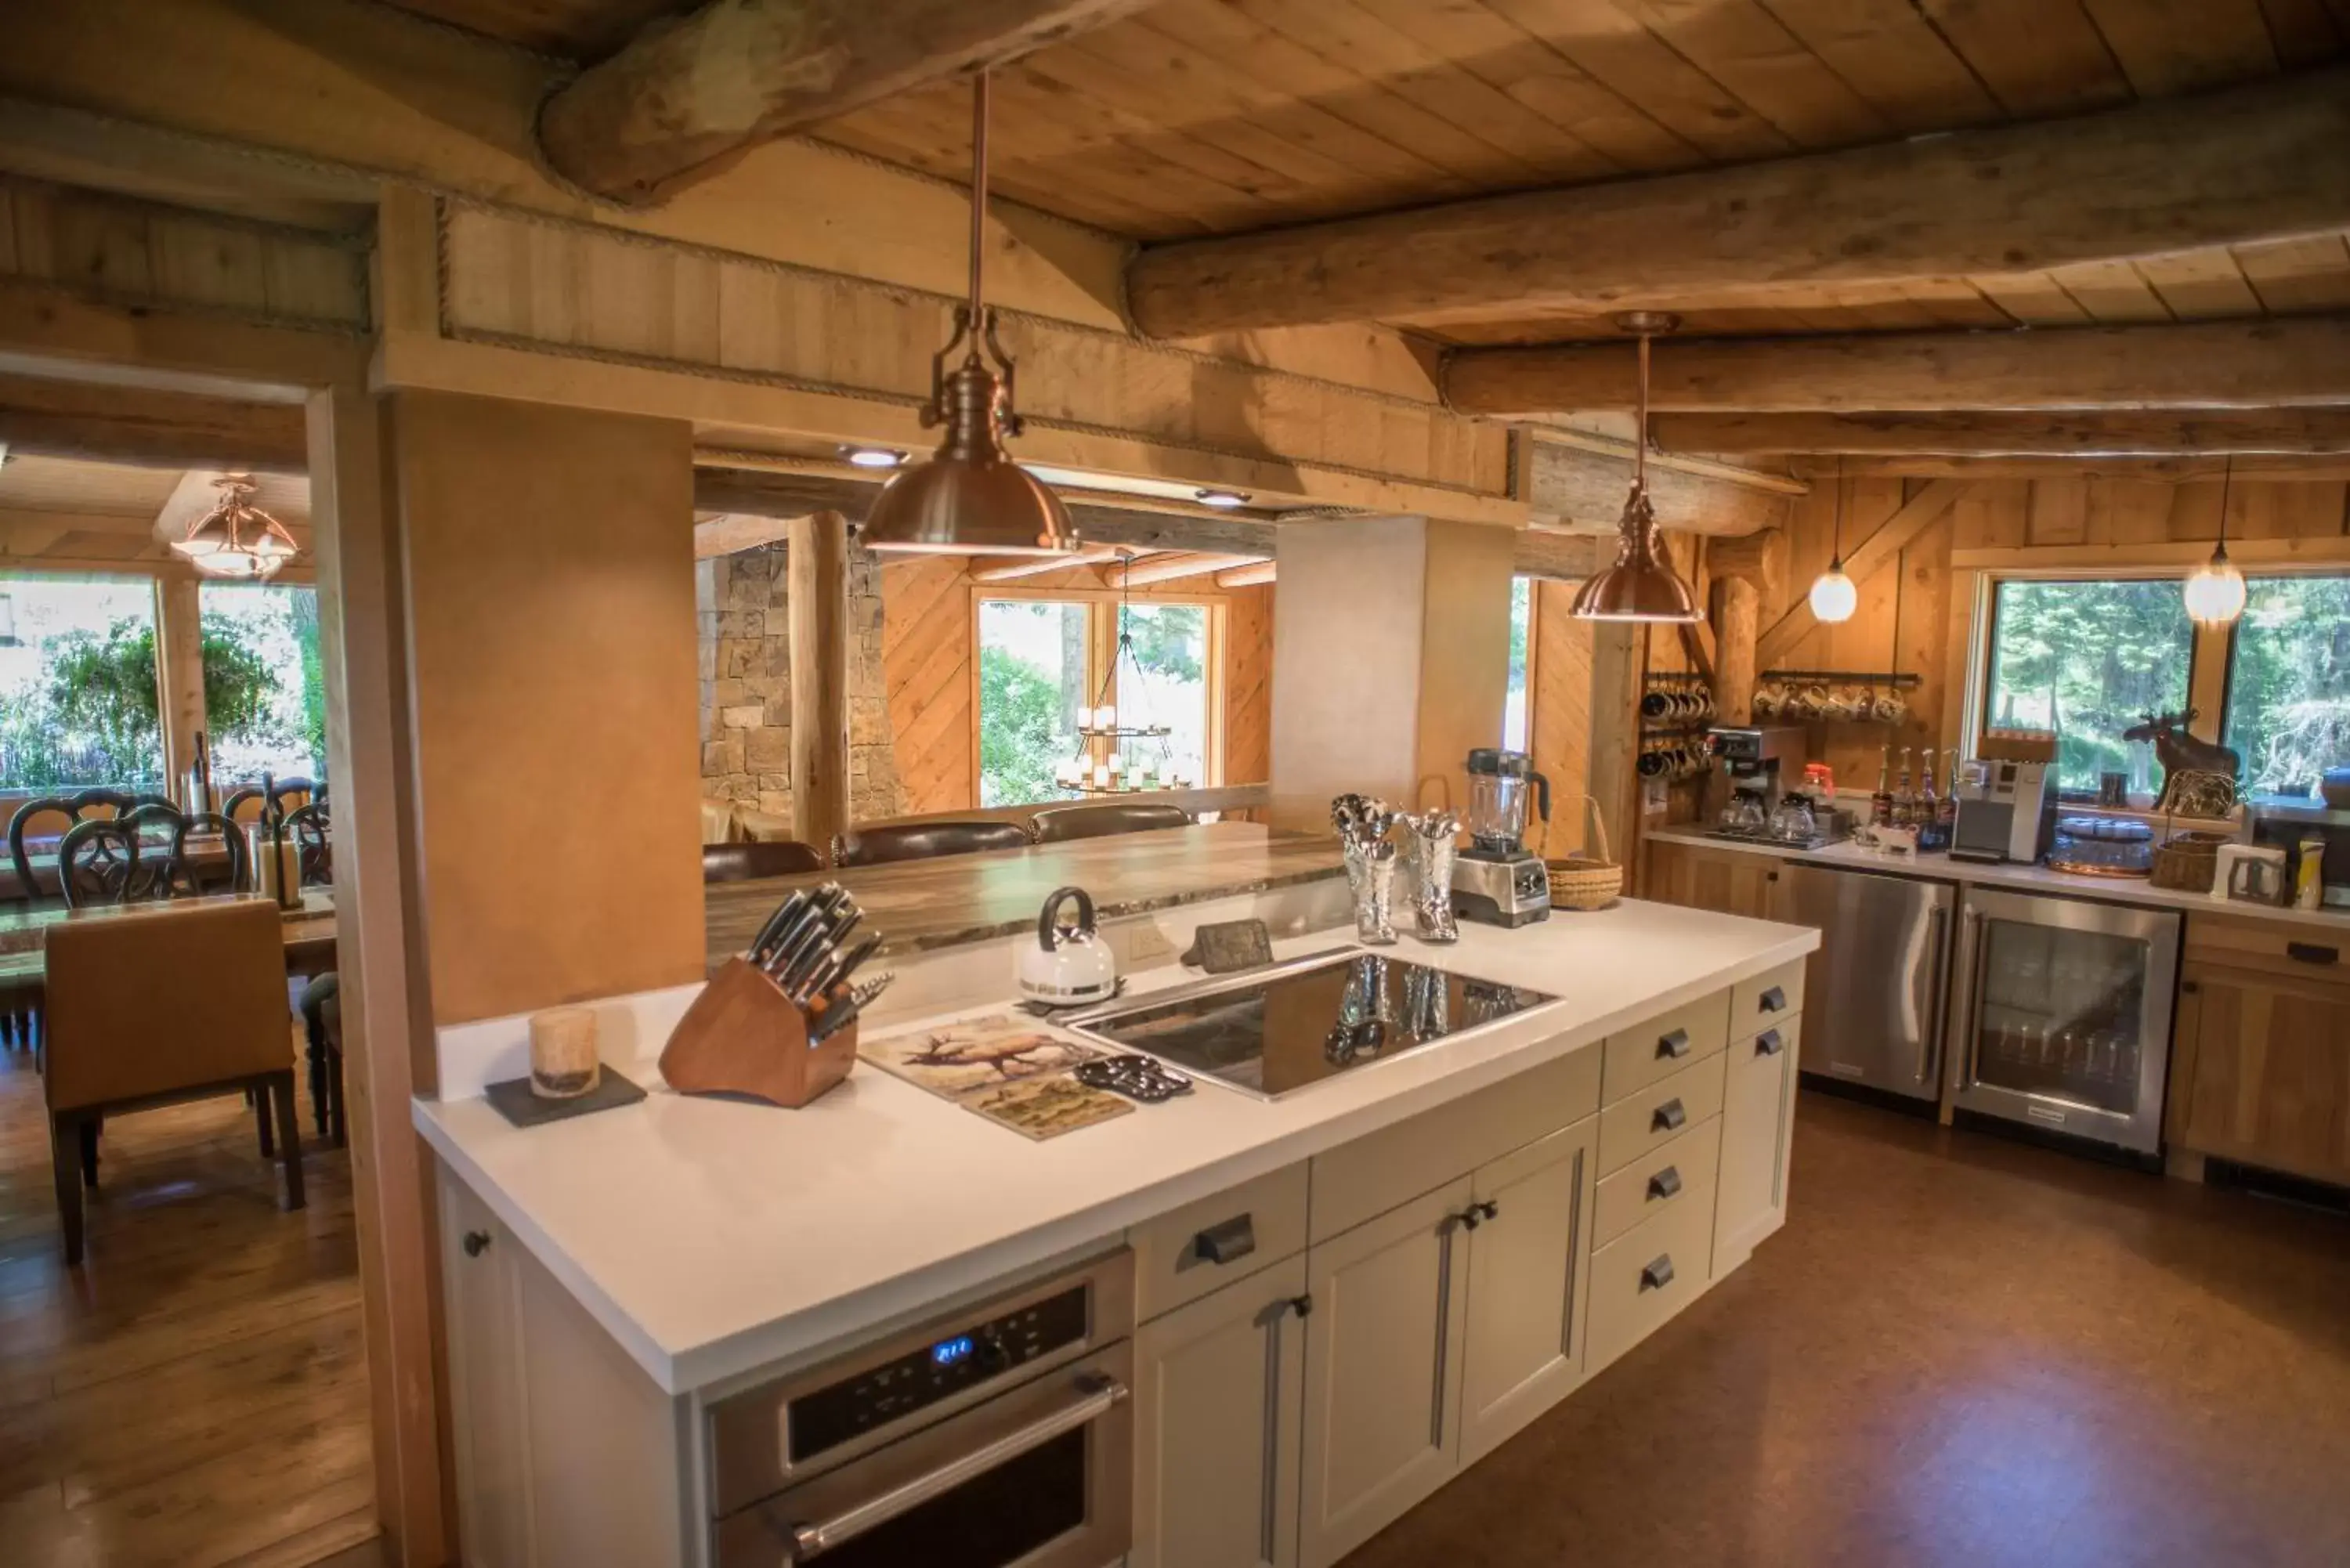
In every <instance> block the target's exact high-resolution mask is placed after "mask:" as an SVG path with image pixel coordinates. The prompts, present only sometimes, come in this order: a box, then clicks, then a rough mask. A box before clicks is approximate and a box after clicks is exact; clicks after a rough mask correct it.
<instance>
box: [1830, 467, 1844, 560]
mask: <svg viewBox="0 0 2350 1568" xmlns="http://www.w3.org/2000/svg"><path fill="white" fill-rule="evenodd" d="M1831 527H1832V528H1833V529H1834V530H1835V545H1834V547H1833V548H1832V549H1831V550H1830V552H1829V556H1828V570H1830V571H1832V572H1841V571H1843V570H1844V453H1842V452H1838V453H1836V472H1835V523H1834V524H1831Z"/></svg>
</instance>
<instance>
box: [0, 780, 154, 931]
mask: <svg viewBox="0 0 2350 1568" xmlns="http://www.w3.org/2000/svg"><path fill="white" fill-rule="evenodd" d="M158 799H161V796H157V795H133V794H127V793H125V792H124V791H121V790H115V789H85V790H77V791H76V792H75V793H73V794H64V795H43V796H40V797H39V798H37V799H35V800H28V801H26V803H25V804H24V805H20V806H18V807H17V808H16V812H15V814H14V815H11V816H10V817H9V818H8V865H9V869H10V870H12V871H14V872H16V887H17V888H18V890H19V897H20V898H23V899H24V901H25V902H26V903H28V904H29V903H31V902H32V901H34V900H35V899H36V898H39V897H41V896H42V886H43V885H42V884H41V883H40V882H39V881H38V880H36V878H35V877H34V875H33V855H32V849H31V840H33V839H34V838H36V837H39V838H52V837H55V838H62V837H63V836H65V835H66V834H68V832H70V831H72V830H73V829H74V828H75V827H77V826H79V825H81V824H82V823H85V822H100V821H104V820H106V819H108V818H109V817H115V816H120V815H122V814H123V813H125V812H127V811H130V810H131V809H132V808H133V807H134V806H137V805H140V804H141V803H143V802H150V801H154V800H158Z"/></svg>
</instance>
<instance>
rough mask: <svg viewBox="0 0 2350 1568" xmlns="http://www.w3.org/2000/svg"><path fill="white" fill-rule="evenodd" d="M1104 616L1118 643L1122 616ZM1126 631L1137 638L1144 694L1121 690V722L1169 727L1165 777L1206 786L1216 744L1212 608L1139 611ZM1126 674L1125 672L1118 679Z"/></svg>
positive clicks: (1131, 611) (1112, 612)
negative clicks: (1211, 717) (1211, 703)
mask: <svg viewBox="0 0 2350 1568" xmlns="http://www.w3.org/2000/svg"><path fill="white" fill-rule="evenodd" d="M1102 613H1103V614H1104V616H1106V617H1107V618H1108V620H1109V623H1110V628H1111V629H1110V635H1111V636H1112V637H1115V636H1117V635H1118V633H1117V626H1118V611H1117V610H1116V608H1115V607H1104V609H1103V611H1102ZM1127 629H1128V631H1129V632H1131V633H1132V634H1133V636H1134V660H1135V663H1136V664H1137V665H1139V666H1140V667H1141V670H1142V690H1141V691H1127V690H1125V687H1126V685H1127V682H1126V681H1125V680H1123V679H1121V680H1120V683H1119V689H1118V691H1115V692H1114V693H1113V694H1112V697H1111V700H1112V701H1115V702H1116V703H1117V704H1118V712H1119V715H1120V722H1123V723H1128V724H1143V725H1149V724H1164V725H1166V726H1167V727H1168V728H1169V729H1170V730H1172V731H1173V732H1174V733H1173V734H1171V735H1170V736H1169V737H1168V738H1167V754H1166V771H1167V773H1168V774H1170V776H1172V777H1175V778H1179V779H1190V780H1191V782H1192V783H1194V784H1204V783H1206V782H1207V778H1208V755H1209V752H1210V750H1211V740H1210V734H1209V723H1208V607H1207V606H1205V605H1135V606H1132V607H1129V608H1128V611H1127ZM1126 673H1127V671H1126V670H1124V669H1123V668H1121V669H1120V670H1119V675H1120V676H1121V677H1124V676H1125V674H1126Z"/></svg>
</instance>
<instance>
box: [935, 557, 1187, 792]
mask: <svg viewBox="0 0 2350 1568" xmlns="http://www.w3.org/2000/svg"><path fill="white" fill-rule="evenodd" d="M1121 597H1128V596H1122V595H1121V594H1120V593H1119V592H1118V589H1116V588H1094V587H1079V588H1054V587H1033V588H1031V587H1021V586H1020V585H1019V584H1017V583H1016V582H1015V583H973V584H972V586H971V601H970V620H971V635H970V639H969V648H968V662H969V664H970V666H971V670H970V690H971V798H972V809H974V810H979V809H983V808H982V807H980V805H979V785H980V768H979V736H980V711H979V702H980V680H979V652H980V645H979V636H980V624H979V623H980V607H981V606H982V605H984V604H987V603H989V602H991V601H996V602H1017V601H1024V600H1025V601H1035V600H1042V601H1044V602H1045V603H1047V604H1074V605H1083V606H1084V607H1086V690H1087V691H1088V692H1095V691H1100V690H1101V684H1102V681H1103V680H1104V678H1105V677H1106V676H1107V674H1108V672H1109V670H1110V667H1111V665H1112V663H1113V662H1114V661H1115V660H1116V659H1117V657H1118V602H1119V600H1120V598H1121ZM1131 601H1132V602H1133V603H1134V604H1135V605H1136V606H1137V607H1143V606H1149V607H1158V606H1162V605H1164V606H1169V607H1196V608H1198V609H1201V610H1204V611H1206V612H1207V632H1208V646H1207V650H1206V653H1205V656H1204V657H1203V659H1202V660H1201V663H1202V666H1203V669H1204V670H1205V672H1206V675H1207V688H1208V693H1207V698H1208V726H1207V740H1208V745H1207V752H1208V754H1207V757H1206V759H1205V763H1204V766H1203V767H1202V769H1201V774H1202V776H1201V779H1200V781H1199V784H1198V785H1197V786H1196V787H1198V788H1201V789H1220V788H1222V786H1223V782H1224V754H1225V750H1226V746H1225V740H1226V737H1225V734H1224V697H1225V676H1226V673H1227V671H1226V668H1225V667H1226V664H1227V663H1228V659H1227V658H1226V650H1227V642H1226V638H1227V636H1228V630H1227V618H1228V615H1229V612H1230V610H1231V601H1230V600H1228V599H1225V598H1223V597H1211V596H1210V595H1206V594H1183V593H1164V594H1157V593H1154V594H1138V595H1134V596H1131ZM1111 701H1123V699H1121V698H1119V697H1118V695H1117V694H1116V693H1112V694H1111ZM1079 798H1080V799H1084V798H1088V797H1083V796H1081V797H1079ZM1066 804H1068V803H1067V802H1066V801H1064V800H1062V799H1059V798H1057V797H1056V798H1054V799H1050V800H1043V801H1007V802H1005V803H1003V805H1002V806H1000V807H990V808H985V809H993V810H1009V809H1012V808H1014V807H1018V806H1029V805H1066Z"/></svg>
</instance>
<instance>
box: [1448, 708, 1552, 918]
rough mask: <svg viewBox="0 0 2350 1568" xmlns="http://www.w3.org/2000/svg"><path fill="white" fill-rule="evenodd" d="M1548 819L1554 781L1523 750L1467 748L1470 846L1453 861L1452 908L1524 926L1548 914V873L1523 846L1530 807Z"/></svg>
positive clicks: (1467, 914)
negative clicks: (1551, 788)
mask: <svg viewBox="0 0 2350 1568" xmlns="http://www.w3.org/2000/svg"><path fill="white" fill-rule="evenodd" d="M1530 804H1531V805H1534V807H1535V808H1536V809H1537V810H1538V811H1539V812H1540V813H1541V815H1542V819H1543V820H1544V822H1548V821H1549V820H1550V780H1548V779H1546V778H1544V776H1543V775H1542V774H1538V773H1536V772H1535V771H1534V759H1533V758H1531V757H1529V756H1527V755H1526V754H1525V753H1523V752H1504V751H1501V750H1499V749H1497V748H1494V747H1492V746H1480V747H1478V748H1477V749H1476V750H1474V751H1472V752H1471V753H1469V815H1468V821H1467V824H1466V826H1468V829H1469V847H1467V848H1466V849H1463V850H1462V851H1461V853H1460V855H1459V857H1457V858H1455V859H1454V861H1453V862H1452V909H1453V912H1454V913H1455V914H1457V915H1459V916H1461V918H1462V919H1470V920H1482V921H1484V922H1485V923H1486V924H1488V925H1494V926H1523V925H1527V924H1530V923H1532V922H1533V921H1535V920H1539V919H1546V918H1547V917H1548V916H1549V914H1550V873H1549V872H1548V871H1547V870H1546V869H1545V868H1544V866H1543V863H1542V857H1540V856H1538V855H1536V854H1534V852H1533V851H1532V850H1530V849H1528V848H1527V847H1526V846H1525V837H1526V807H1527V806H1528V805H1530Z"/></svg>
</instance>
